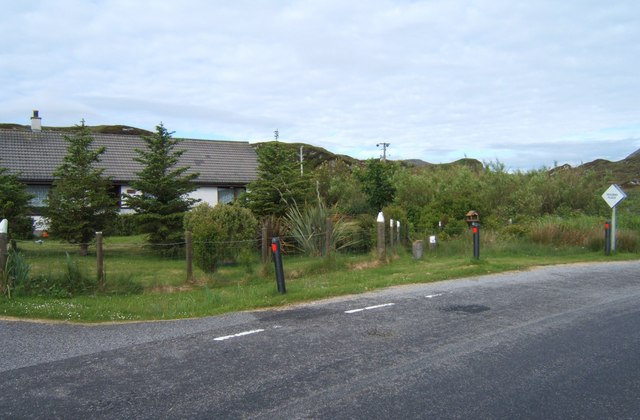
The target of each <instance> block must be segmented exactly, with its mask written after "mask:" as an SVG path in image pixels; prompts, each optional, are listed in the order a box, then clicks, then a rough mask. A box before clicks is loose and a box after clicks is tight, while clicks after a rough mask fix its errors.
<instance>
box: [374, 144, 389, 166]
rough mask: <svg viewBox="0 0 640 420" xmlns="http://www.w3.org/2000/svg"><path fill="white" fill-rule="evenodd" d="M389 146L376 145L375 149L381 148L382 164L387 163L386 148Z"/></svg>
mask: <svg viewBox="0 0 640 420" xmlns="http://www.w3.org/2000/svg"><path fill="white" fill-rule="evenodd" d="M390 145H391V143H378V144H376V147H380V146H382V161H383V162H386V161H387V147H389V146H390Z"/></svg>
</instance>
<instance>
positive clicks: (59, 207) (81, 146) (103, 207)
mask: <svg viewBox="0 0 640 420" xmlns="http://www.w3.org/2000/svg"><path fill="white" fill-rule="evenodd" d="M76 127H77V131H76V132H75V133H74V134H73V135H72V136H64V139H65V140H66V141H67V143H68V147H67V154H66V156H65V157H64V159H63V161H62V164H61V165H60V166H59V167H58V168H57V169H56V170H55V172H54V173H53V176H54V180H53V186H52V188H51V191H50V193H49V198H48V200H47V208H46V215H47V216H48V219H49V223H50V226H49V228H50V231H51V233H52V234H53V235H55V236H56V237H57V238H60V239H62V240H64V241H67V242H69V243H75V244H79V246H80V254H81V255H86V254H87V249H88V246H89V243H90V242H91V240H92V239H93V238H94V237H95V233H96V232H97V231H102V230H103V229H105V228H106V227H107V226H108V225H109V224H110V223H112V222H113V221H114V220H115V217H116V214H117V201H116V198H115V197H113V196H112V195H110V194H109V189H110V187H111V180H110V179H109V178H106V177H104V176H103V172H104V169H101V168H97V167H96V166H95V165H96V164H97V163H98V162H99V161H100V155H102V154H103V153H104V152H105V148H104V147H98V148H95V147H92V145H93V142H94V139H93V137H92V136H91V131H90V130H89V128H88V127H87V126H85V125H84V121H82V123H81V125H80V126H76Z"/></svg>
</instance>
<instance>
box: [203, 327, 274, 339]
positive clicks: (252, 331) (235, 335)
mask: <svg viewBox="0 0 640 420" xmlns="http://www.w3.org/2000/svg"><path fill="white" fill-rule="evenodd" d="M263 331H264V330H263V329H260V330H251V331H243V332H239V333H237V334H232V335H225V336H223V337H216V338H214V340H215V341H224V340H228V339H230V338H236V337H242V336H244V335H249V334H256V333H259V332H263Z"/></svg>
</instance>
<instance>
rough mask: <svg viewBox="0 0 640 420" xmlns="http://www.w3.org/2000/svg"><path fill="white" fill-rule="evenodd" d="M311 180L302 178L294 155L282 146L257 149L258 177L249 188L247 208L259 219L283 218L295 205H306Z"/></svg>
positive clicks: (267, 144)
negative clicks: (271, 216) (265, 217)
mask: <svg viewBox="0 0 640 420" xmlns="http://www.w3.org/2000/svg"><path fill="white" fill-rule="evenodd" d="M309 191H310V183H309V179H308V178H307V177H306V176H304V175H302V174H300V166H299V162H298V161H297V160H296V155H295V153H294V152H293V151H292V150H290V149H289V148H287V147H286V146H284V145H283V144H282V143H278V142H271V143H265V144H263V145H262V146H261V147H260V148H259V149H258V177H257V179H256V180H255V181H253V182H251V183H250V184H249V185H248V186H247V193H245V194H244V196H243V199H242V200H243V202H244V205H246V206H247V207H248V208H250V209H251V211H253V214H255V215H256V216H258V217H264V216H270V215H273V216H276V217H282V216H284V215H285V214H286V212H287V209H288V208H289V207H290V206H293V205H296V204H298V205H303V204H304V202H305V201H306V199H307V198H308V195H309Z"/></svg>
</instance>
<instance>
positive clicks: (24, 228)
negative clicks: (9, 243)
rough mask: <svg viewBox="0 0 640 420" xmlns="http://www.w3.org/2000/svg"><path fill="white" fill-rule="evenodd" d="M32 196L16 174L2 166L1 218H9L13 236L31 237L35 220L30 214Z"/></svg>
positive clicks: (0, 179)
mask: <svg viewBox="0 0 640 420" xmlns="http://www.w3.org/2000/svg"><path fill="white" fill-rule="evenodd" d="M32 197H33V196H32V195H31V194H29V193H28V192H27V190H26V188H25V185H24V184H23V183H21V182H20V181H19V180H18V177H17V176H16V175H12V174H9V173H8V170H7V169H6V168H2V167H0V220H2V219H7V220H8V222H9V235H10V237H11V238H17V239H27V238H30V237H31V234H32V231H33V222H32V220H31V217H29V216H28V210H29V200H31V198H32Z"/></svg>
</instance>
